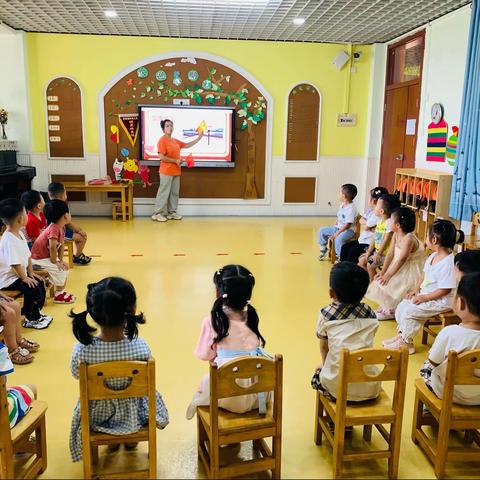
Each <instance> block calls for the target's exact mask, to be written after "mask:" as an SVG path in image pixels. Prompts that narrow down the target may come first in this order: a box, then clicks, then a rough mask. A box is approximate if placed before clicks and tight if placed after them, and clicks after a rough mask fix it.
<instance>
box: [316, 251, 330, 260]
mask: <svg viewBox="0 0 480 480" xmlns="http://www.w3.org/2000/svg"><path fill="white" fill-rule="evenodd" d="M327 255H328V250H320V255H319V256H318V260H320V261H322V260H325V258H326V256H327Z"/></svg>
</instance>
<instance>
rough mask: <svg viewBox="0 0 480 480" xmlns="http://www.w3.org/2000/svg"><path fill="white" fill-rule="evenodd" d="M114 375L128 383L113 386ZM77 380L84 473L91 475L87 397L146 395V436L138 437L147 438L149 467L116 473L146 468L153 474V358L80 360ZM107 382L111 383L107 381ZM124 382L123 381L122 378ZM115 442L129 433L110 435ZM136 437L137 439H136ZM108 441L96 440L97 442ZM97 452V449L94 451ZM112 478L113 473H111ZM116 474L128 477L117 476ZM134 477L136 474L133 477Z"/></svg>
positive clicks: (114, 397) (103, 398)
mask: <svg viewBox="0 0 480 480" xmlns="http://www.w3.org/2000/svg"><path fill="white" fill-rule="evenodd" d="M114 379H117V380H119V379H123V380H125V382H126V383H127V385H126V386H125V388H122V389H121V390H116V389H114V388H113V383H112V382H114ZM79 380H80V415H81V425H82V444H83V446H82V449H83V463H84V477H85V478H91V473H92V465H91V461H92V453H91V452H92V450H91V449H92V443H91V442H92V439H91V437H92V432H91V431H90V412H89V408H88V403H89V401H90V400H111V399H116V398H118V399H120V398H136V397H147V398H148V436H147V437H145V438H143V437H142V439H141V440H148V442H149V447H148V451H149V470H148V471H142V472H140V471H138V472H121V473H118V475H125V474H126V473H130V474H131V475H132V476H133V475H134V474H136V473H139V474H140V473H145V472H147V473H148V472H149V478H155V475H156V432H155V428H156V394H155V360H154V359H153V358H149V359H148V360H147V361H114V362H104V363H96V364H92V365H87V364H86V363H81V364H80V368H79ZM109 382H110V383H109ZM122 383H123V382H122ZM112 437H115V441H117V442H118V443H122V442H128V441H131V440H129V435H128V434H127V435H112ZM135 441H138V440H135ZM104 443H111V442H109V441H107V442H100V443H98V442H96V443H95V445H96V447H95V448H97V449H98V445H99V444H104ZM95 456H98V450H97V452H96V454H95ZM112 478H113V477H112ZM115 478H128V476H127V477H122V476H117V477H115ZM135 478H137V477H135Z"/></svg>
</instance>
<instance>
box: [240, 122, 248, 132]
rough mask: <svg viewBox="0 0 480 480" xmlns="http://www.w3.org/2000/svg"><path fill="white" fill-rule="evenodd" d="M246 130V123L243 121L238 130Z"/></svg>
mask: <svg viewBox="0 0 480 480" xmlns="http://www.w3.org/2000/svg"><path fill="white" fill-rule="evenodd" d="M246 128H247V121H246V120H244V121H243V122H242V124H241V125H240V130H245V129H246Z"/></svg>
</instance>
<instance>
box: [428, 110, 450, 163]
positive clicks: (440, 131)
mask: <svg viewBox="0 0 480 480" xmlns="http://www.w3.org/2000/svg"><path fill="white" fill-rule="evenodd" d="M447 133H448V124H447V122H446V121H445V120H443V119H442V120H440V122H438V123H433V122H432V123H430V125H428V137H427V162H444V161H445V153H446V149H447Z"/></svg>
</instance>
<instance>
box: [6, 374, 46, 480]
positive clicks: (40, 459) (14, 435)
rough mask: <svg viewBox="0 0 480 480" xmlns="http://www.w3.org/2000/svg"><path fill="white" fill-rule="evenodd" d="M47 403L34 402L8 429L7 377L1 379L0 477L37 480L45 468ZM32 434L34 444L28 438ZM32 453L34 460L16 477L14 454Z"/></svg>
mask: <svg viewBox="0 0 480 480" xmlns="http://www.w3.org/2000/svg"><path fill="white" fill-rule="evenodd" d="M47 408H48V407H47V404H46V403H45V402H42V401H41V400H34V401H33V402H32V404H31V407H30V410H29V411H28V413H27V414H26V415H25V416H24V417H23V418H22V419H21V420H20V422H18V423H17V424H16V425H15V426H14V427H13V428H12V429H10V422H9V420H8V402H7V386H6V377H5V376H2V377H0V478H1V479H2V480H4V479H12V478H36V477H37V476H38V475H40V474H41V473H43V472H44V471H45V470H46V468H47V437H46V429H45V412H46V411H47ZM32 433H35V441H34V442H33V441H32V442H31V441H30V436H31V435H32ZM19 452H26V453H31V454H32V455H33V456H34V458H33V461H31V462H30V463H28V464H27V465H28V466H27V467H26V470H25V471H23V472H21V473H23V475H22V476H21V477H16V476H15V468H14V461H13V455H14V454H15V453H19Z"/></svg>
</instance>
